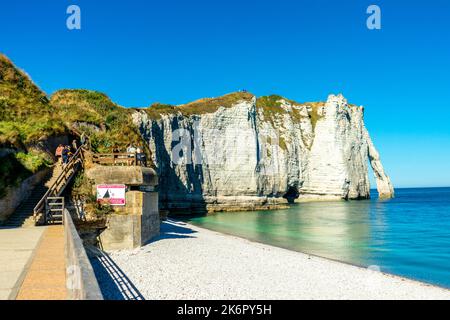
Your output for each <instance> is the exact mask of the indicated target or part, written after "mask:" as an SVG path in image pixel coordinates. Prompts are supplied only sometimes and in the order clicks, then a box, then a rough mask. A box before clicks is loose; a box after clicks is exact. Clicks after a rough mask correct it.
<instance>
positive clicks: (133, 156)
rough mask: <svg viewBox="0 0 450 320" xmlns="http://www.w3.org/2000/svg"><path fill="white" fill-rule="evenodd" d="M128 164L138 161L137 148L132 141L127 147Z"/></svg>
mask: <svg viewBox="0 0 450 320" xmlns="http://www.w3.org/2000/svg"><path fill="white" fill-rule="evenodd" d="M127 153H128V165H129V166H131V165H132V164H133V162H134V161H136V148H135V147H134V146H133V145H132V144H131V143H130V144H129V145H128V147H127Z"/></svg>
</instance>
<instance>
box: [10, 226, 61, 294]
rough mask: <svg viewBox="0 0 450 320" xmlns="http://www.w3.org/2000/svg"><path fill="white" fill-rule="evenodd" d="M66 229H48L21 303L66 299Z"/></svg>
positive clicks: (36, 256)
mask: <svg viewBox="0 0 450 320" xmlns="http://www.w3.org/2000/svg"><path fill="white" fill-rule="evenodd" d="M66 298H67V289H66V260H65V253H64V226H62V225H55V226H48V227H47V228H46V230H45V232H44V234H43V235H42V239H41V241H40V242H39V245H38V247H37V248H36V252H35V254H34V257H33V260H32V262H31V265H30V266H29V268H28V270H27V271H26V275H25V279H24V281H23V283H22V285H21V286H20V289H19V293H18V295H17V298H16V299H17V300H65V299H66Z"/></svg>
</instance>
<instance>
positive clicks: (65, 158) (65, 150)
mask: <svg viewBox="0 0 450 320" xmlns="http://www.w3.org/2000/svg"><path fill="white" fill-rule="evenodd" d="M69 152H70V147H69V146H65V147H64V148H63V150H62V153H61V155H62V162H63V166H65V165H66V164H67V162H68V161H69Z"/></svg>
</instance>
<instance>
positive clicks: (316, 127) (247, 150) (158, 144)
mask: <svg viewBox="0 0 450 320" xmlns="http://www.w3.org/2000/svg"><path fill="white" fill-rule="evenodd" d="M277 103H278V109H273V108H272V109H270V108H266V109H265V108H264V106H262V107H261V106H259V105H258V103H257V100H256V98H255V97H253V98H252V99H249V100H242V101H237V102H236V103H234V104H233V105H231V106H226V107H220V106H219V107H218V108H217V110H214V111H213V112H209V113H202V114H191V115H188V116H186V115H183V111H182V110H183V109H182V108H180V111H177V112H173V113H170V114H161V115H160V117H158V118H156V119H155V118H151V117H149V115H148V113H147V112H145V111H144V110H140V111H136V112H135V114H134V115H133V119H134V122H135V124H136V125H138V126H139V127H140V130H141V133H142V134H143V136H144V137H145V138H146V140H147V141H148V142H149V145H150V149H151V151H152V157H153V161H154V163H155V165H156V167H157V171H158V173H159V176H160V184H159V191H160V200H161V205H162V207H165V208H168V209H181V210H184V209H193V210H203V209H204V210H207V211H215V210H240V209H259V208H271V207H273V206H275V205H279V204H283V203H288V201H289V202H292V201H302V200H329V199H346V200H348V199H366V198H369V197H370V185H369V177H368V165H369V163H370V164H371V166H372V168H373V171H374V173H375V178H376V181H377V188H378V191H379V195H380V196H381V197H393V195H394V190H393V187H392V184H391V182H390V179H389V177H388V176H387V175H386V174H385V172H384V169H383V166H382V164H381V162H380V157H379V154H378V152H377V150H376V149H375V147H374V145H373V143H372V140H371V139H370V136H369V134H368V132H367V129H366V128H365V126H364V119H363V114H364V110H363V108H362V107H357V106H353V105H349V104H348V103H347V100H346V99H345V98H344V97H343V96H342V95H337V96H335V95H330V96H329V97H328V100H327V102H326V103H322V104H317V103H316V104H308V103H306V104H303V105H302V104H297V103H294V102H291V101H288V100H286V99H279V100H278V101H277ZM273 110H276V111H273ZM180 129H181V130H180ZM180 141H182V142H184V144H180ZM186 142H187V143H186ZM180 150H182V151H180ZM179 156H181V160H179V159H178V157H179Z"/></svg>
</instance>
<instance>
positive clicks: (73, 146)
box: [72, 139, 78, 152]
mask: <svg viewBox="0 0 450 320" xmlns="http://www.w3.org/2000/svg"><path fill="white" fill-rule="evenodd" d="M72 148H73V151H74V152H76V151H77V149H78V145H77V140H75V139H74V140H73V141H72Z"/></svg>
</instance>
